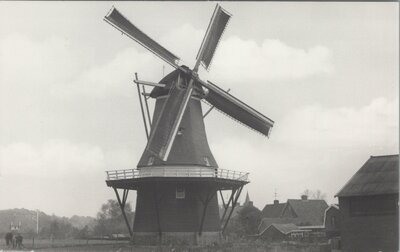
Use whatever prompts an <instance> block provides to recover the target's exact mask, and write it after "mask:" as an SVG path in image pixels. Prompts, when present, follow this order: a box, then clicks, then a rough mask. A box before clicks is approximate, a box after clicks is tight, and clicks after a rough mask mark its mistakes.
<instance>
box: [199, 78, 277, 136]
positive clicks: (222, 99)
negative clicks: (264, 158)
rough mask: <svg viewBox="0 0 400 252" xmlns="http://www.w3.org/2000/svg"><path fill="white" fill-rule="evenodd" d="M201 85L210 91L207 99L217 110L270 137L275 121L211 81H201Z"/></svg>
mask: <svg viewBox="0 0 400 252" xmlns="http://www.w3.org/2000/svg"><path fill="white" fill-rule="evenodd" d="M200 83H201V84H202V85H203V86H204V87H206V88H207V89H208V94H207V96H206V97H205V99H206V100H207V102H209V103H210V104H211V105H213V106H215V108H216V109H218V110H220V111H222V112H223V113H225V114H227V115H228V116H230V117H232V118H234V119H236V120H238V121H239V122H241V123H243V124H245V125H247V126H248V127H250V128H252V129H254V130H256V131H258V132H260V133H261V134H263V135H265V136H269V133H270V132H271V128H272V127H273V125H274V121H272V120H271V119H269V118H268V117H266V116H264V115H263V114H261V113H260V112H258V111H257V110H255V109H253V108H252V107H250V106H248V105H247V104H245V103H243V102H242V101H240V100H239V99H237V98H235V97H234V96H232V95H230V94H229V93H227V92H225V91H224V90H222V89H221V88H219V87H218V86H216V85H215V84H213V83H211V82H210V81H208V82H204V81H200Z"/></svg>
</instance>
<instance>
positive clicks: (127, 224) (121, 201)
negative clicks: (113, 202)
mask: <svg viewBox="0 0 400 252" xmlns="http://www.w3.org/2000/svg"><path fill="white" fill-rule="evenodd" d="M113 189H114V191H115V194H116V195H117V200H118V204H119V207H120V208H121V212H122V216H123V217H124V220H125V223H126V226H127V227H128V231H129V235H130V236H131V238H132V237H133V232H132V228H131V226H130V225H129V221H128V218H127V217H126V213H125V205H126V200H127V199H128V192H129V190H128V189H124V191H123V194H122V200H121V197H120V196H119V193H118V190H117V188H115V187H113Z"/></svg>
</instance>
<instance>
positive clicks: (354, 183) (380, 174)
mask: <svg viewBox="0 0 400 252" xmlns="http://www.w3.org/2000/svg"><path fill="white" fill-rule="evenodd" d="M398 192H399V155H388V156H371V157H370V158H369V159H368V160H367V162H366V163H365V164H364V165H363V166H362V167H361V168H360V169H359V170H358V171H357V172H356V173H355V174H354V175H353V177H352V178H351V179H350V180H349V181H348V182H347V183H346V184H345V185H344V186H343V188H342V189H341V190H340V191H339V192H338V193H337V194H336V195H335V197H347V196H368V195H382V194H393V193H398Z"/></svg>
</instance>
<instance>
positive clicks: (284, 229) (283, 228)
mask: <svg viewBox="0 0 400 252" xmlns="http://www.w3.org/2000/svg"><path fill="white" fill-rule="evenodd" d="M271 227H275V228H276V229H277V230H278V231H280V232H281V233H283V234H285V235H286V234H289V233H290V232H293V231H298V230H299V228H298V227H297V226H296V225H294V224H293V223H288V224H271V225H269V226H268V227H267V228H265V229H264V230H263V231H262V232H261V234H263V233H264V232H265V231H266V230H268V229H269V228H271Z"/></svg>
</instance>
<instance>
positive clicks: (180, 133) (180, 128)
mask: <svg viewBox="0 0 400 252" xmlns="http://www.w3.org/2000/svg"><path fill="white" fill-rule="evenodd" d="M184 130H185V128H183V127H179V129H178V133H177V135H178V136H181V135H183V131H184Z"/></svg>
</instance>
